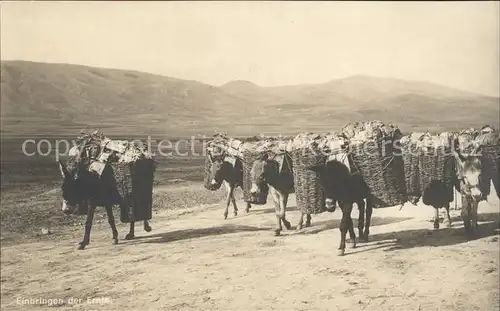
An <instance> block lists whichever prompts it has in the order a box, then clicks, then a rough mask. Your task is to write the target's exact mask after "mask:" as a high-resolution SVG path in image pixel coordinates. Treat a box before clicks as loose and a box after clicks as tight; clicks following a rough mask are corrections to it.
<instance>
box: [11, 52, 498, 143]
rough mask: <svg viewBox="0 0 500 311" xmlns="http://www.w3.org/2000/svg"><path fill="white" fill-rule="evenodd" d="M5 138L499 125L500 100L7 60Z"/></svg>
mask: <svg viewBox="0 0 500 311" xmlns="http://www.w3.org/2000/svg"><path fill="white" fill-rule="evenodd" d="M1 66H2V68H1V74H2V76H1V118H2V135H8V136H12V135H33V134H37V135H58V134H59V135H71V136H74V135H75V134H76V133H77V132H78V131H79V130H80V129H82V128H86V127H88V128H96V127H98V128H101V129H102V130H103V131H104V132H105V133H106V134H109V135H132V134H138V135H141V136H143V135H148V134H161V135H168V136H191V135H197V134H205V135H211V134H212V133H213V131H214V129H216V130H225V131H228V133H229V134H231V135H254V134H257V133H284V134H290V133H295V132H298V131H330V130H336V129H338V128H340V127H341V126H343V125H345V124H346V123H348V122H351V121H355V120H369V119H381V120H384V121H386V122H395V123H397V124H399V125H400V127H402V128H403V129H407V130H425V129H429V130H445V129H449V130H455V129H457V128H464V127H469V126H473V127H479V126H481V125H483V124H485V123H488V124H492V125H494V126H496V127H498V126H499V120H498V115H499V113H500V111H499V99H498V98H492V97H487V96H482V95H478V94H472V93H467V92H462V91H459V90H454V89H451V88H448V87H444V86H439V85H435V84H431V83H427V82H416V81H402V80H396V79H386V78H376V77H368V76H353V77H348V78H345V79H338V80H332V81H330V82H327V83H323V84H315V85H297V86H283V87H261V86H258V85H256V84H254V83H252V82H249V81H232V82H229V83H226V84H224V85H222V86H220V87H215V86H211V85H207V84H203V83H200V82H196V81H188V80H181V79H175V78H170V77H164V76H158V75H153V74H148V73H142V72H136V71H127V70H115V69H103V68H92V67H86V66H78V65H65V64H47V63H34V62H24V61H4V62H2V64H1Z"/></svg>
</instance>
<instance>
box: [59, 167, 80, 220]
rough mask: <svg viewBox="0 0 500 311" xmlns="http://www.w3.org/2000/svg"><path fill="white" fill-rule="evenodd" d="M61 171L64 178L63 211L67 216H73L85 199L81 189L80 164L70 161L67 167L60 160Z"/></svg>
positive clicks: (62, 188)
mask: <svg viewBox="0 0 500 311" xmlns="http://www.w3.org/2000/svg"><path fill="white" fill-rule="evenodd" d="M59 169H60V171H61V176H62V178H63V182H62V186H61V190H62V198H63V201H62V211H63V212H64V213H65V214H73V213H74V212H75V211H76V210H77V208H78V204H79V203H81V202H82V199H83V197H82V191H81V187H80V183H81V179H80V175H79V172H80V170H79V163H78V161H74V160H72V159H70V161H68V164H67V165H66V164H64V163H63V162H62V161H61V160H59Z"/></svg>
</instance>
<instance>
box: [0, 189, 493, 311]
mask: <svg viewBox="0 0 500 311" xmlns="http://www.w3.org/2000/svg"><path fill="white" fill-rule="evenodd" d="M290 206H291V207H292V208H291V209H290V211H289V212H288V214H287V215H288V219H289V220H290V221H292V223H295V222H296V221H297V220H298V213H297V212H296V211H295V208H293V207H294V206H295V197H294V196H292V197H291V200H290ZM239 207H240V214H239V215H238V216H236V217H234V216H232V215H230V216H229V218H228V219H227V220H224V219H223V217H222V213H223V208H222V206H221V205H218V206H213V205H211V206H202V207H195V208H193V209H190V210H182V211H171V212H167V211H164V212H161V213H159V214H157V215H155V218H154V219H153V222H152V226H153V231H152V232H150V233H145V232H144V231H143V230H142V228H140V226H137V229H136V235H137V236H138V238H137V239H136V240H134V241H125V240H122V239H123V237H124V236H125V234H126V233H127V226H126V225H124V224H120V225H119V228H118V230H119V234H120V239H121V240H120V242H119V244H118V245H112V244H111V230H110V229H109V228H108V225H107V223H101V224H96V225H95V226H94V228H93V231H92V236H91V244H90V245H89V246H88V248H87V249H86V250H84V251H77V250H76V249H75V245H76V243H77V242H79V241H80V239H81V236H82V233H83V232H82V228H78V230H73V231H70V232H69V233H68V234H67V235H66V236H63V237H60V238H57V239H54V238H53V237H52V238H49V236H48V237H47V241H41V242H36V243H29V244H22V245H12V246H6V247H4V248H2V254H1V260H2V267H1V272H2V279H1V290H2V299H1V306H2V310H6V311H7V310H54V309H58V310H106V311H111V310H137V311H139V310H197V311H199V310H232V311H233V310H287V311H288V310H290V311H291V310H308V311H309V310H377V311H378V310H385V311H389V310H398V311H401V310H426V311H430V310H439V311H447V310H450V311H451V310H453V311H459V310H463V311H471V310H481V311H490V310H492V311H493V310H498V309H499V294H498V289H499V271H498V267H499V253H498V249H499V241H498V240H499V239H498V234H499V230H498V228H499V214H498V213H499V204H498V200H497V199H496V198H493V199H491V200H490V202H489V203H486V202H482V203H481V205H480V208H479V211H480V213H481V216H480V224H481V232H482V237H481V238H479V239H477V240H474V241H467V240H466V239H465V238H464V234H463V231H462V224H461V221H460V219H459V217H457V216H458V215H459V213H458V211H454V212H453V215H452V216H454V219H453V220H454V222H453V227H452V228H445V226H444V224H442V229H440V230H437V231H435V230H433V229H432V223H430V222H429V220H430V219H431V217H432V215H433V211H432V208H431V207H426V206H412V205H411V204H408V205H405V207H404V208H403V209H402V210H401V211H400V210H399V207H394V208H386V209H377V210H375V211H374V213H373V221H372V229H371V240H370V242H368V243H359V244H358V247H357V248H355V249H352V248H348V249H347V250H346V255H345V256H344V257H339V256H337V255H336V254H337V247H338V242H339V230H338V224H339V218H340V211H337V212H335V213H333V214H332V213H323V214H320V215H315V216H313V219H312V221H313V226H312V227H310V228H306V229H304V230H303V231H302V232H300V233H296V232H294V231H291V232H290V231H284V232H283V236H281V237H274V236H273V232H272V229H273V226H274V222H275V218H274V214H273V210H272V209H271V205H266V206H255V207H254V208H252V210H251V212H250V213H249V214H246V213H245V212H244V211H243V210H244V205H243V203H242V202H239ZM353 215H354V216H356V217H357V209H355V210H354V212H353ZM356 233H357V232H356ZM49 239H50V240H49ZM30 299H31V301H30ZM36 299H38V301H37V300H36Z"/></svg>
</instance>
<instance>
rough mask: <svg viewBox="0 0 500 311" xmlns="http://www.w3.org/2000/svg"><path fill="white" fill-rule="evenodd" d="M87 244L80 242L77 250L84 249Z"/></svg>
mask: <svg viewBox="0 0 500 311" xmlns="http://www.w3.org/2000/svg"><path fill="white" fill-rule="evenodd" d="M85 246H86V245H85V244H84V243H78V247H77V248H76V249H77V250H80V251H81V250H82V249H85Z"/></svg>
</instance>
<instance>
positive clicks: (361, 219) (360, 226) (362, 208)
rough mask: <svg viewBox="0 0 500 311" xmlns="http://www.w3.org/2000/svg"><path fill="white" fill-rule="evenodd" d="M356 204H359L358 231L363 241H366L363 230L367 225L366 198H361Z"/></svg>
mask: <svg viewBox="0 0 500 311" xmlns="http://www.w3.org/2000/svg"><path fill="white" fill-rule="evenodd" d="M356 205H357V206H358V211H359V215H358V232H359V239H360V240H362V241H366V238H365V234H364V232H363V230H364V227H365V200H363V199H360V200H358V201H357V202H356Z"/></svg>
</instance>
